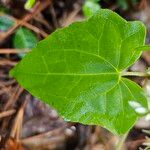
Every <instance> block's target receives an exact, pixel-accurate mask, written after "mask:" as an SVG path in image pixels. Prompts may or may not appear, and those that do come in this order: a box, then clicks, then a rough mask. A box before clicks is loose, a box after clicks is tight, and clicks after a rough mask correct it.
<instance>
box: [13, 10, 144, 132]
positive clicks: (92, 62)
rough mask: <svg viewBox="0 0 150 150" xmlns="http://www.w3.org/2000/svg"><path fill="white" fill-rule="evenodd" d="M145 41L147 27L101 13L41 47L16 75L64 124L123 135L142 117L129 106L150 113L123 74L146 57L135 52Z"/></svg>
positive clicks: (47, 39)
mask: <svg viewBox="0 0 150 150" xmlns="http://www.w3.org/2000/svg"><path fill="white" fill-rule="evenodd" d="M106 20H107V21H106ZM116 22H117V24H116ZM94 23H95V26H94V27H95V28H92V29H91V27H92V25H93V24H94ZM105 24H106V27H105V28H106V29H107V30H105V28H104V26H105ZM104 33H105V34H104ZM110 37H111V38H112V39H110ZM129 37H130V38H129ZM127 38H128V40H127V41H125V45H124V46H123V48H122V49H121V46H122V40H126V39H127ZM113 39H114V40H113ZM101 40H102V41H101ZM130 40H131V41H134V44H133V45H131V43H130ZM144 41H145V28H144V26H143V24H141V23H139V22H132V23H128V22H126V21H125V20H124V19H122V18H121V17H120V16H118V15H117V14H116V13H113V12H112V11H110V10H101V11H100V12H98V13H97V14H96V15H94V16H93V17H91V18H90V19H88V20H87V21H84V22H78V23H74V24H72V25H70V26H69V27H66V28H64V29H59V30H58V31H56V32H54V33H53V34H52V35H51V36H49V37H48V38H46V39H45V40H43V41H42V42H40V43H39V44H38V45H37V47H36V48H35V49H33V50H32V52H30V53H29V54H27V55H26V56H25V57H24V59H23V60H22V61H21V62H20V63H19V64H18V65H17V66H16V67H15V68H14V69H13V70H12V71H11V75H12V76H13V77H15V78H16V79H17V80H18V81H19V83H20V84H21V85H22V86H23V87H24V88H25V89H27V90H28V91H30V92H31V93H32V94H33V95H35V96H37V97H38V98H40V99H42V100H43V101H44V102H46V103H48V104H50V105H51V106H53V107H54V108H56V109H57V110H58V112H59V113H60V114H61V116H62V117H63V118H65V119H67V120H71V121H74V122H80V123H84V124H95V125H101V126H103V127H105V128H107V129H108V130H110V131H111V132H113V133H115V134H123V133H125V132H127V131H128V130H129V129H130V128H131V127H132V126H133V124H134V122H135V121H136V119H137V117H138V116H139V115H138V114H136V112H135V111H134V110H133V109H132V108H131V107H130V106H129V104H128V102H129V101H131V100H134V101H137V102H139V103H141V105H142V106H144V107H147V103H146V98H145V96H144V95H143V94H142V92H143V91H142V89H141V88H140V87H139V86H137V85H136V84H135V83H133V82H131V81H129V80H127V79H124V78H123V77H121V73H120V71H122V70H124V69H126V67H128V66H129V65H131V64H132V63H134V62H135V61H136V60H137V58H138V57H139V56H140V55H141V52H140V51H136V52H134V50H135V48H136V47H138V46H142V45H144ZM109 42H110V43H109ZM124 49H126V51H124ZM132 53H133V55H131V54H132ZM124 54H128V55H129V56H128V57H127V56H126V55H124ZM130 91H131V92H130ZM133 91H135V92H133ZM135 93H136V94H135ZM137 93H138V94H137ZM124 105H125V106H124ZM70 110H71V111H70ZM129 112H130V114H129ZM112 116H113V117H112ZM125 123H126V125H124V124H125Z"/></svg>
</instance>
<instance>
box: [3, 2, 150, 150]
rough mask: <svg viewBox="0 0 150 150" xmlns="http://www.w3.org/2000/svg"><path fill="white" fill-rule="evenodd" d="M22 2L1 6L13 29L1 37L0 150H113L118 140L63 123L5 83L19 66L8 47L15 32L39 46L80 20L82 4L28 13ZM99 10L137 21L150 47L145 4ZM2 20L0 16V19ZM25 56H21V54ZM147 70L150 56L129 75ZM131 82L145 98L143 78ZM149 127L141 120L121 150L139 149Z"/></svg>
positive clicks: (149, 6)
mask: <svg viewBox="0 0 150 150" xmlns="http://www.w3.org/2000/svg"><path fill="white" fill-rule="evenodd" d="M24 3H25V0H13V1H12V0H0V9H2V8H3V9H6V10H7V11H6V12H7V16H8V17H9V18H11V19H12V20H13V21H15V24H14V25H13V26H12V27H11V28H10V29H9V30H7V31H5V32H4V31H0V149H4V150H55V149H59V150H113V149H114V146H115V143H117V141H118V137H117V136H114V135H112V134H111V133H110V132H109V131H107V130H105V129H104V128H101V127H99V126H86V125H82V124H79V123H71V122H65V121H64V120H63V119H61V118H60V117H59V116H58V114H57V112H56V111H55V110H54V109H52V108H50V106H48V105H46V104H44V103H42V102H41V101H39V100H37V99H36V98H35V97H33V96H31V95H30V94H29V93H28V92H27V91H25V90H24V89H23V88H22V87H20V86H19V85H18V84H17V82H16V81H15V80H14V79H13V78H10V77H9V70H10V69H11V68H12V67H14V66H15V65H16V64H17V62H19V61H20V57H18V53H20V52H19V51H17V49H15V48H14V47H13V44H12V39H13V34H14V33H15V31H16V30H17V29H18V28H19V27H20V26H25V27H26V28H28V29H30V30H32V31H33V32H34V33H35V34H36V36H37V37H38V39H39V40H42V39H44V38H45V37H47V36H48V35H49V34H51V33H52V32H53V31H55V30H56V29H57V28H61V27H64V26H67V25H69V24H71V23H72V22H75V21H79V20H83V19H84V16H83V13H82V5H83V3H84V1H83V0H53V1H52V0H41V1H37V2H36V4H35V5H34V6H33V8H32V9H31V10H30V11H27V10H25V9H24ZM100 5H101V7H102V8H108V9H111V10H114V11H116V12H117V13H119V14H120V15H121V16H123V17H124V18H126V19H127V20H141V21H143V22H144V23H145V25H146V26H147V29H148V35H147V43H150V2H149V0H141V1H138V2H137V3H136V4H133V3H132V1H130V0H128V3H127V8H123V6H122V5H119V4H118V1H115V0H112V1H110V0H101V1H100ZM1 15H4V13H1V10H0V16H1ZM22 52H24V53H26V51H25V50H24V51H21V53H22ZM149 66H150V52H144V53H143V55H142V57H141V58H140V59H139V61H137V62H136V63H135V64H134V65H133V66H132V67H131V68H129V70H132V71H144V70H145V69H146V68H147V67H149ZM132 80H134V81H136V82H137V83H138V84H139V85H141V86H142V87H143V88H144V89H145V90H146V91H147V92H150V91H148V90H150V88H149V87H150V80H149V79H148V78H144V79H141V78H138V77H136V78H135V77H134V78H132ZM144 130H147V131H148V130H150V122H148V121H145V119H144V118H142V119H140V120H139V121H138V122H137V123H136V125H135V126H134V127H133V128H132V130H131V131H130V133H129V135H128V137H127V139H126V141H125V143H124V149H126V150H138V149H139V148H141V149H144V148H145V146H144V145H143V143H145V142H146V137H148V136H150V135H149V134H148V133H146V132H144Z"/></svg>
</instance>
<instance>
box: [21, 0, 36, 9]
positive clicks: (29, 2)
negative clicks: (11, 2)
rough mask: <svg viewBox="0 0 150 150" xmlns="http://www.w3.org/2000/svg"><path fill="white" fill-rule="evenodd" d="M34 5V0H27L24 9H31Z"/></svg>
mask: <svg viewBox="0 0 150 150" xmlns="http://www.w3.org/2000/svg"><path fill="white" fill-rule="evenodd" d="M34 4H35V0H27V1H26V3H25V6H24V7H25V9H31V8H32V7H33V5H34Z"/></svg>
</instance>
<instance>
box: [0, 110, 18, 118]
mask: <svg viewBox="0 0 150 150" xmlns="http://www.w3.org/2000/svg"><path fill="white" fill-rule="evenodd" d="M15 112H16V110H15V109H11V110H7V111H4V112H1V113H0V119H1V118H4V117H8V116H11V115H13V114H14V113H15Z"/></svg>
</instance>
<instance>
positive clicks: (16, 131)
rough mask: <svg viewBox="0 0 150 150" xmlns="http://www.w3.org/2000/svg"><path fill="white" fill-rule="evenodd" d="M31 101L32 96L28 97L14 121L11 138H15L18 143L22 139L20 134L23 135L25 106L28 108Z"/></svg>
mask: <svg viewBox="0 0 150 150" xmlns="http://www.w3.org/2000/svg"><path fill="white" fill-rule="evenodd" d="M29 100H30V95H27V96H26V98H25V100H24V102H23V104H22V105H21V107H20V109H19V111H18V113H17V116H16V118H15V120H14V124H13V127H12V129H11V133H10V136H11V137H12V138H15V139H16V141H17V142H18V141H19V139H20V134H21V130H22V122H23V114H24V109H25V106H26V104H27V102H28V101H29Z"/></svg>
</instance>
